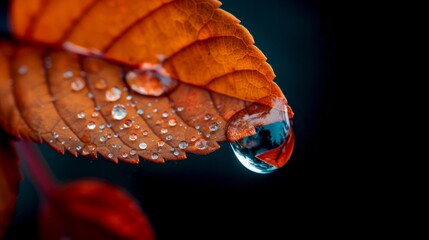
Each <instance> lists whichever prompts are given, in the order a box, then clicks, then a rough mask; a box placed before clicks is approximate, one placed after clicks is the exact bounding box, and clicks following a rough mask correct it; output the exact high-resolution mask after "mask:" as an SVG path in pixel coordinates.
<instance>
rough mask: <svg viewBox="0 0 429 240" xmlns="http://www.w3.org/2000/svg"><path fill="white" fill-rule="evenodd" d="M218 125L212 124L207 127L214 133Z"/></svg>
mask: <svg viewBox="0 0 429 240" xmlns="http://www.w3.org/2000/svg"><path fill="white" fill-rule="evenodd" d="M218 128H219V127H218V124H217V123H213V124H211V125H210V126H209V129H210V131H212V132H214V131H216V130H217V129H218Z"/></svg>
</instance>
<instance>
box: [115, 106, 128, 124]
mask: <svg viewBox="0 0 429 240" xmlns="http://www.w3.org/2000/svg"><path fill="white" fill-rule="evenodd" d="M126 116H127V109H126V108H125V106H124V105H122V104H116V105H115V106H113V108H112V117H113V118H114V119H115V120H122V119H124V118H125V117H126Z"/></svg>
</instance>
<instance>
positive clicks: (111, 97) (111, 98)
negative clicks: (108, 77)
mask: <svg viewBox="0 0 429 240" xmlns="http://www.w3.org/2000/svg"><path fill="white" fill-rule="evenodd" d="M121 94H122V92H121V89H119V88H117V87H112V88H110V89H109V90H107V91H106V100H107V101H108V102H115V101H117V100H119V98H121Z"/></svg>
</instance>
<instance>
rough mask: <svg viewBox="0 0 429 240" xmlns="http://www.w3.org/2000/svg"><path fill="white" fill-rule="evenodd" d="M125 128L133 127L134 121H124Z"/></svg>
mask: <svg viewBox="0 0 429 240" xmlns="http://www.w3.org/2000/svg"><path fill="white" fill-rule="evenodd" d="M123 125H124V128H130V127H131V126H133V121H132V120H130V119H126V120H125V121H124V124H123Z"/></svg>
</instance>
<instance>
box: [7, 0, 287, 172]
mask: <svg viewBox="0 0 429 240" xmlns="http://www.w3.org/2000/svg"><path fill="white" fill-rule="evenodd" d="M220 5H221V3H220V2H218V1H215V0H151V1H148V0H147V1H138V0H127V1H123V0H111V1H95V0H82V1H72V0H66V1H53V0H36V1H34V2H32V3H31V4H27V3H26V1H23V0H14V1H12V5H11V14H10V16H11V18H10V20H11V25H12V26H11V27H12V30H13V31H12V32H13V34H14V36H15V38H16V39H19V40H23V41H25V42H30V43H33V44H34V43H36V44H38V45H39V46H40V47H44V49H43V50H42V49H41V48H36V47H29V46H24V45H22V44H21V43H18V46H17V47H15V48H12V50H10V46H9V44H7V43H4V44H3V45H4V47H3V50H2V52H1V54H2V59H0V61H1V63H2V64H3V63H4V64H5V65H6V66H7V67H5V68H4V69H0V70H1V71H4V73H2V74H3V75H4V76H3V78H4V79H0V81H1V83H0V84H1V85H0V91H1V92H5V93H7V92H13V94H10V93H9V94H6V96H7V103H5V104H2V105H4V106H2V105H0V107H1V108H0V124H2V127H3V128H4V129H5V130H6V131H8V132H9V133H11V134H13V135H14V136H16V137H26V138H31V139H33V140H34V141H36V142H42V141H45V142H47V143H48V144H49V145H51V147H53V148H54V149H56V150H57V151H58V152H60V153H63V152H64V151H65V150H68V151H69V152H70V153H72V154H73V155H77V154H78V153H79V154H82V155H85V156H88V157H96V155H97V153H99V154H101V155H102V156H104V157H105V158H108V159H111V160H113V161H118V159H120V160H123V161H127V162H131V163H136V162H138V159H139V157H141V158H143V159H146V160H149V161H154V162H158V163H162V162H164V161H165V160H180V159H185V158H186V152H191V153H196V154H207V153H210V152H212V151H214V150H216V149H218V148H219V145H218V143H217V142H222V141H227V140H228V141H234V140H236V139H237V137H240V138H242V137H246V136H249V134H251V133H252V131H254V127H256V126H257V125H255V124H247V125H246V126H245V128H240V127H232V128H231V127H229V128H228V130H227V129H226V127H225V126H227V124H228V125H229V126H231V125H234V123H232V124H231V121H234V119H237V117H234V115H235V114H238V113H239V112H242V111H243V110H244V111H245V112H247V113H250V114H252V110H251V109H247V108H248V107H249V106H251V105H252V104H260V105H264V106H266V109H267V111H270V109H271V108H278V110H279V111H282V112H285V111H287V112H288V114H289V116H288V117H290V118H292V117H293V112H292V110H291V108H290V107H289V106H288V103H287V101H286V98H285V97H284V95H283V93H282V91H281V90H280V88H279V87H278V86H277V84H276V83H275V82H274V81H273V80H274V77H275V75H274V72H273V70H272V68H271V66H270V65H269V64H268V63H267V62H266V57H265V56H264V55H263V53H262V52H261V51H260V50H259V49H258V48H257V47H256V46H254V41H253V38H252V36H251V34H250V33H249V32H248V31H247V29H245V28H244V27H243V26H242V25H240V24H239V20H237V19H236V18H235V17H234V16H232V15H231V14H229V13H227V12H225V11H223V10H221V9H220V8H219V7H220ZM106 16H109V17H106ZM47 48H49V49H47ZM52 48H53V49H56V50H52ZM61 50H65V51H66V52H64V51H61ZM9 79H12V80H9ZM6 83H8V84H9V85H6ZM29 83H31V84H29ZM36 86H37V88H35V87H36ZM124 89H126V91H124ZM11 90H12V91H11ZM120 93H121V95H119V94H120ZM118 95H119V96H118ZM88 96H90V97H88ZM279 103H281V104H280V105H281V106H279ZM285 106H286V107H285ZM16 108H17V109H18V110H16ZM246 109H247V110H246ZM115 110H118V111H116V112H121V113H123V114H124V115H126V118H125V117H124V118H122V117H120V119H118V118H116V117H115V115H114V114H113V111H115ZM143 111H144V114H141V113H142V112H143ZM258 111H259V110H258ZM93 114H95V115H97V116H98V115H99V116H100V117H98V118H97V117H94V119H93V118H92V116H93ZM280 115H281V114H280ZM283 115H284V114H283ZM76 116H84V117H82V118H80V117H78V118H77V117H76ZM9 118H13V121H11V122H7V121H6V120H5V119H9ZM82 119H83V120H82ZM276 121H283V118H282V117H281V118H272V117H271V118H267V119H265V121H264V124H269V123H273V122H276ZM110 125H111V128H106V126H110ZM100 127H103V129H99V128H100ZM94 130H95V131H94ZM97 130H100V131H97ZM115 135H116V136H117V138H116V137H112V136H115ZM109 136H110V138H109ZM231 136H234V137H231ZM119 146H120V147H119ZM290 151H291V150H290Z"/></svg>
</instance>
